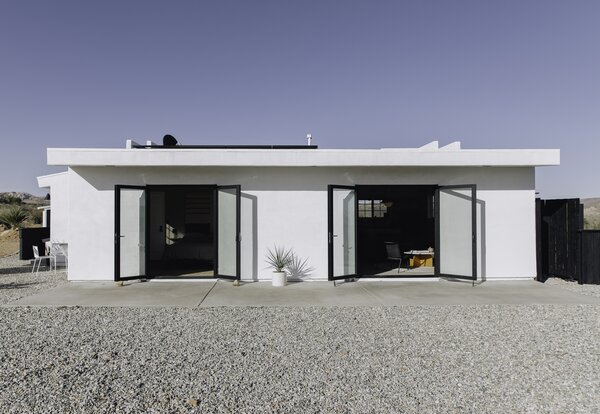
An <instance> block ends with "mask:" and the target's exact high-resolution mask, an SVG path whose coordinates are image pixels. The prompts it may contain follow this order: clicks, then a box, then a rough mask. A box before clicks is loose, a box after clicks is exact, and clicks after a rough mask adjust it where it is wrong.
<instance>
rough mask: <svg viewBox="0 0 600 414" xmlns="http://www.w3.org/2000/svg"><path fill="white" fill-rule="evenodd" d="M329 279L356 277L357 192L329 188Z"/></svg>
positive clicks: (340, 187)
mask: <svg viewBox="0 0 600 414" xmlns="http://www.w3.org/2000/svg"><path fill="white" fill-rule="evenodd" d="M328 198H329V279H330V280H335V279H344V278H350V277H354V276H356V190H355V188H354V187H345V186H333V185H330V186H329V187H328Z"/></svg>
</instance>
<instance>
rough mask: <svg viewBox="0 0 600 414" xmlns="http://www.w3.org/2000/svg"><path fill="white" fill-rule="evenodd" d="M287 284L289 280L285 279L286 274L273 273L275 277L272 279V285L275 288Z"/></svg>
mask: <svg viewBox="0 0 600 414" xmlns="http://www.w3.org/2000/svg"><path fill="white" fill-rule="evenodd" d="M286 282H287V278H286V277H285V272H273V277H272V278H271V283H272V284H273V286H277V287H281V286H285V285H286Z"/></svg>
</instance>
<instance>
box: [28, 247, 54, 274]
mask: <svg viewBox="0 0 600 414" xmlns="http://www.w3.org/2000/svg"><path fill="white" fill-rule="evenodd" d="M32 247H33V258H34V260H33V267H32V268H31V273H33V272H34V271H35V273H38V272H39V271H40V266H41V265H42V262H43V261H44V260H49V261H50V268H49V269H48V270H52V262H54V271H56V258H55V257H54V256H40V252H39V250H38V247H37V246H32ZM36 265H37V270H36V268H35V267H36Z"/></svg>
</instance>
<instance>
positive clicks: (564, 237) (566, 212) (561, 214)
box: [536, 198, 583, 282]
mask: <svg viewBox="0 0 600 414" xmlns="http://www.w3.org/2000/svg"><path fill="white" fill-rule="evenodd" d="M536 215H537V220H536V230H537V248H538V258H537V259H538V276H537V279H538V280H539V281H542V282H544V281H545V280H546V279H547V278H548V277H549V276H558V277H562V278H565V279H575V280H579V272H580V265H581V263H580V251H579V243H580V240H579V237H580V236H579V231H580V230H581V229H582V228H583V206H582V205H581V203H580V202H579V199H578V198H572V199H563V200H537V202H536Z"/></svg>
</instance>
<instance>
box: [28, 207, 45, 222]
mask: <svg viewBox="0 0 600 414" xmlns="http://www.w3.org/2000/svg"><path fill="white" fill-rule="evenodd" d="M42 216H43V214H42V211H41V210H31V211H30V212H29V220H31V221H32V222H33V223H34V224H42Z"/></svg>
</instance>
